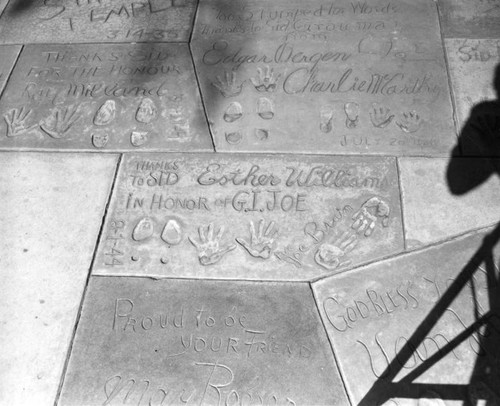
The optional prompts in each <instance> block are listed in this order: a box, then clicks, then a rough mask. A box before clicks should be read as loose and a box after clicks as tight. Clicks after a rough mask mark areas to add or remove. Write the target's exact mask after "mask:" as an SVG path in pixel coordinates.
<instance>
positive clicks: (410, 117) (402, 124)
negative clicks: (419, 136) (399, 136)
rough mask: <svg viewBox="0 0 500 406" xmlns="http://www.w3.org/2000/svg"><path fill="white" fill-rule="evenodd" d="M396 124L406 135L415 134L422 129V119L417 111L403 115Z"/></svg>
mask: <svg viewBox="0 0 500 406" xmlns="http://www.w3.org/2000/svg"><path fill="white" fill-rule="evenodd" d="M396 124H397V125H398V127H399V128H401V130H403V131H404V132H405V133H414V132H415V131H417V130H418V129H419V128H420V125H421V124H422V119H421V118H420V116H419V115H418V113H417V112H416V111H415V110H411V111H407V112H406V113H403V114H402V115H401V116H400V117H399V119H398V121H396Z"/></svg>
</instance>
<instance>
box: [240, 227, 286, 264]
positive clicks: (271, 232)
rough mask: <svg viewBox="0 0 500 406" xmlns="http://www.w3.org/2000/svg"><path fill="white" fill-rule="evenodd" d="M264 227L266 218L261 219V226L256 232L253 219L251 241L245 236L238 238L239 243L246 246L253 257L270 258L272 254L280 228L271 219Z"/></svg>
mask: <svg viewBox="0 0 500 406" xmlns="http://www.w3.org/2000/svg"><path fill="white" fill-rule="evenodd" d="M264 228H265V227H264V220H260V221H259V228H258V230H257V232H255V225H254V223H253V221H251V222H250V242H248V241H247V240H245V239H243V238H237V239H236V241H237V242H238V244H240V245H241V246H242V247H243V248H245V249H246V250H247V251H248V253H249V254H250V255H251V256H252V257H255V258H263V259H268V258H269V257H270V256H271V252H272V249H273V243H274V241H275V239H276V236H277V235H278V229H277V228H276V227H275V224H274V221H271V223H269V225H268V226H267V228H265V230H264Z"/></svg>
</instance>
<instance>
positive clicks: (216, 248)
mask: <svg viewBox="0 0 500 406" xmlns="http://www.w3.org/2000/svg"><path fill="white" fill-rule="evenodd" d="M198 234H199V237H200V241H196V240H195V239H194V238H191V237H188V238H189V241H190V242H191V244H193V245H194V246H195V247H196V249H197V250H198V259H199V260H200V264H202V265H212V264H215V263H216V262H218V261H220V260H221V258H222V257H223V256H224V255H226V254H227V253H228V252H229V251H232V250H234V249H235V248H236V245H235V244H229V245H226V246H225V247H221V246H220V245H221V244H220V240H221V239H222V236H223V235H224V226H222V227H220V228H219V231H218V232H217V234H216V235H214V226H213V224H212V223H210V224H209V225H208V227H207V232H206V233H205V230H204V229H203V226H200V227H199V228H198Z"/></svg>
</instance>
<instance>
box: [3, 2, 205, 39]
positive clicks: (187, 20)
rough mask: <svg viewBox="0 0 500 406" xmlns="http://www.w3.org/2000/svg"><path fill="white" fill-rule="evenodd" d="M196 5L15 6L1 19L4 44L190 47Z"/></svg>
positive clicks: (109, 3)
mask: <svg viewBox="0 0 500 406" xmlns="http://www.w3.org/2000/svg"><path fill="white" fill-rule="evenodd" d="M196 3H197V0H141V1H128V0H71V1H65V2H61V1H47V0H33V1H30V2H23V1H22V0H11V1H10V3H9V5H8V6H7V7H6V9H5V11H4V13H3V15H2V17H1V19H0V43H60V42H61V41H63V42H65V43H87V42H101V43H102V42H187V41H188V40H189V35H190V34H191V28H192V21H193V17H194V13H195V10H196ZM26 27H30V28H29V30H27V29H26Z"/></svg>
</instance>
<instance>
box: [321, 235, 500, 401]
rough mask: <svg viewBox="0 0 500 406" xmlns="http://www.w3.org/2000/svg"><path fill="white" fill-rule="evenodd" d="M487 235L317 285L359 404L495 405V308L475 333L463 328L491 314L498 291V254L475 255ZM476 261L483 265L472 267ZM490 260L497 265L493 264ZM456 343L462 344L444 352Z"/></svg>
mask: <svg viewBox="0 0 500 406" xmlns="http://www.w3.org/2000/svg"><path fill="white" fill-rule="evenodd" d="M483 237H484V234H479V235H473V236H469V237H467V238H463V239H459V240H456V241H453V242H450V243H447V244H443V245H440V246H436V247H433V248H429V249H426V250H423V251H421V252H418V253H413V254H408V255H403V256H401V257H399V258H395V259H392V260H389V261H383V262H380V263H378V264H374V265H370V266H368V267H365V268H362V269H359V270H354V271H350V272H347V273H345V274H344V275H338V276H334V277H331V278H327V279H325V280H323V281H320V282H317V283H315V284H314V286H313V288H314V292H315V294H316V297H317V300H318V303H319V308H320V313H321V315H322V317H323V320H324V322H325V325H326V328H327V331H328V334H329V337H330V340H331V341H332V344H333V348H334V351H335V354H336V356H337V361H338V363H339V367H340V369H341V371H342V374H343V377H344V380H345V383H346V386H347V390H348V392H349V394H350V395H351V399H352V401H353V403H354V404H358V403H359V402H360V401H361V399H363V398H364V403H362V404H365V405H375V404H384V405H400V406H415V405H417V404H418V405H424V404H425V405H427V404H433V405H449V406H455V405H463V404H490V402H491V404H495V403H498V401H499V400H500V396H498V395H495V392H496V391H497V390H498V387H499V382H498V379H499V377H500V374H498V340H499V338H500V335H499V330H498V328H497V326H498V323H497V320H498V318H499V317H500V314H498V306H496V307H495V308H496V311H494V312H493V313H489V315H488V317H487V318H486V319H483V323H484V324H483V325H482V327H481V329H480V330H479V331H478V330H476V331H472V333H469V334H467V331H466V329H467V328H469V327H470V326H473V325H474V322H475V321H476V319H477V318H480V317H481V316H482V315H485V314H486V312H488V310H490V307H489V306H490V305H492V303H495V297H498V292H499V291H500V285H499V283H498V280H499V279H498V276H499V269H498V267H497V266H496V265H494V264H497V263H498V259H499V256H500V251H499V250H498V249H496V250H495V253H494V254H492V253H491V251H489V250H485V251H481V255H475V251H476V250H477V249H478V247H479V246H481V243H482V239H483ZM496 238H498V232H497V233H496ZM473 255H475V258H476V259H478V263H476V264H475V265H474V266H472V267H470V266H468V267H466V264H467V263H468V261H469V260H470V258H472V256H473ZM490 255H493V260H492V261H494V262H491V266H490V267H487V266H486V265H485V263H484V260H485V258H490ZM486 261H487V262H488V261H489V259H487V260H486ZM479 262H480V264H479ZM475 311H476V312H477V313H476V315H475ZM479 323H481V322H479ZM417 329H418V330H417ZM462 333H463V337H462V339H461V340H460V337H458V336H459V334H462ZM457 337H458V343H457V345H456V346H454V347H451V350H450V349H448V352H447V353H445V349H444V347H445V346H446V345H447V344H448V343H450V342H452V340H453V339H455V338H457ZM492 345H493V348H492ZM403 348H405V352H402V349H403ZM432 357H434V358H432ZM492 365H496V366H493V367H492ZM425 367H430V368H428V369H423V368H425ZM419 368H420V369H419ZM488 368H490V369H489V372H490V373H489V374H488ZM488 375H491V377H488ZM405 377H407V380H406V381H405V380H404V378H405ZM490 378H491V379H490ZM396 382H399V384H396V385H395V383H396ZM366 395H368V396H367V397H366V398H365V396H366ZM419 399H420V400H419ZM485 401H487V403H485Z"/></svg>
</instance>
